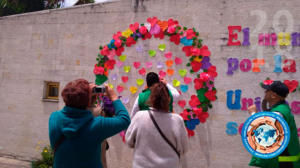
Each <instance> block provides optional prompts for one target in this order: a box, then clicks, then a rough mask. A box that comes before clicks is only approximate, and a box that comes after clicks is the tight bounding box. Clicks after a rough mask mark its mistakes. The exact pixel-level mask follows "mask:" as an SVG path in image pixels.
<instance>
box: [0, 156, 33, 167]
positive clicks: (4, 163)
mask: <svg viewBox="0 0 300 168" xmlns="http://www.w3.org/2000/svg"><path fill="white" fill-rule="evenodd" d="M30 167H31V163H30V162H26V161H22V160H17V159H12V158H6V157H0V168H30Z"/></svg>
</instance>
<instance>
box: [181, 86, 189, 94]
mask: <svg viewBox="0 0 300 168" xmlns="http://www.w3.org/2000/svg"><path fill="white" fill-rule="evenodd" d="M180 89H181V91H182V92H183V93H185V92H187V91H188V90H189V86H188V85H180Z"/></svg>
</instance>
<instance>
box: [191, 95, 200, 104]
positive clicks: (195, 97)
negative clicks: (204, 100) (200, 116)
mask: <svg viewBox="0 0 300 168" xmlns="http://www.w3.org/2000/svg"><path fill="white" fill-rule="evenodd" d="M189 104H190V106H192V107H197V106H198V105H200V104H201V102H200V100H199V99H198V97H197V96H196V95H192V96H191V100H190V101H189Z"/></svg>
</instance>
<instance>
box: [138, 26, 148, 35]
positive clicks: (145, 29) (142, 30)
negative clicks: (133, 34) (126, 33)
mask: <svg viewBox="0 0 300 168" xmlns="http://www.w3.org/2000/svg"><path fill="white" fill-rule="evenodd" d="M147 32H148V30H147V28H146V27H145V26H141V27H140V33H141V34H143V35H144V34H146V33H147Z"/></svg>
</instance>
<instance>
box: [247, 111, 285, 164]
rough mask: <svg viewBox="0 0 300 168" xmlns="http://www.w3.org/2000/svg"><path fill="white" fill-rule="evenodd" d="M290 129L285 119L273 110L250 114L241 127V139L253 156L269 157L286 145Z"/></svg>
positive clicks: (278, 152) (276, 153) (280, 151)
mask: <svg viewBox="0 0 300 168" xmlns="http://www.w3.org/2000/svg"><path fill="white" fill-rule="evenodd" d="M289 139H290V129H289V127H288V124H287V123H286V122H285V120H284V119H283V118H282V117H281V116H280V115H278V114H276V113H273V112H260V113H256V114H254V115H252V116H251V117H249V118H248V119H247V121H246V122H245V124H244V126H243V129H242V141H243V144H244V146H245V148H246V149H247V150H248V152H250V153H251V154H252V155H253V156H256V157H259V158H263V159H269V158H274V157H276V156H278V155H280V154H281V153H282V152H283V151H284V149H285V148H286V147H287V145H288V142H289Z"/></svg>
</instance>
